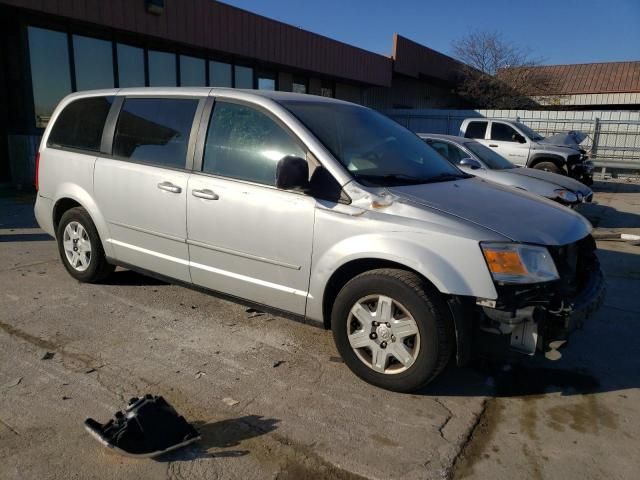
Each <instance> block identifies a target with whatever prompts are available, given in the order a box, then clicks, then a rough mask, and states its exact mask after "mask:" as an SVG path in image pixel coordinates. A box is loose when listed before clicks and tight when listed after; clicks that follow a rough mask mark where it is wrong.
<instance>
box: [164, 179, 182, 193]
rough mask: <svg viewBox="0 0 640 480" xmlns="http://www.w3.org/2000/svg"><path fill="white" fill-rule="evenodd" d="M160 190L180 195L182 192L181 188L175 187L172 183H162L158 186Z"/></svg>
mask: <svg viewBox="0 0 640 480" xmlns="http://www.w3.org/2000/svg"><path fill="white" fill-rule="evenodd" d="M158 188H159V189H160V190H164V191H165V192H171V193H180V192H181V191H182V188H180V187H179V186H177V185H174V184H173V183H171V182H162V183H159V184H158Z"/></svg>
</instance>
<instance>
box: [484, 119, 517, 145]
mask: <svg viewBox="0 0 640 480" xmlns="http://www.w3.org/2000/svg"><path fill="white" fill-rule="evenodd" d="M519 136H520V135H519V134H518V132H516V131H515V129H513V128H512V127H510V126H509V125H507V124H506V123H496V122H492V123H491V140H498V141H501V142H517V141H518V140H517V139H518V137H519Z"/></svg>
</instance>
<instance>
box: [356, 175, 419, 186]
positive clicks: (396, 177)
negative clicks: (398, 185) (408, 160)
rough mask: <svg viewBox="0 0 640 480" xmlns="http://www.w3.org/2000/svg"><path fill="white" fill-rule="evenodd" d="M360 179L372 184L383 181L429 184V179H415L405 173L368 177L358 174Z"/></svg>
mask: <svg viewBox="0 0 640 480" xmlns="http://www.w3.org/2000/svg"><path fill="white" fill-rule="evenodd" d="M357 177H358V178H363V179H365V180H369V181H372V182H379V181H383V182H385V183H386V182H402V183H407V182H409V183H411V184H418V183H426V182H428V179H425V178H421V177H414V176H412V175H405V174H403V173H389V174H387V175H366V174H358V175H357Z"/></svg>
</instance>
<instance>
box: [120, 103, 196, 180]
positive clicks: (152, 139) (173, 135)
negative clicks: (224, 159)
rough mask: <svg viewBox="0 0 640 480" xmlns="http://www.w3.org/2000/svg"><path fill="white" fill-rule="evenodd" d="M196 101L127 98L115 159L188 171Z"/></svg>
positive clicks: (123, 109)
mask: <svg viewBox="0 0 640 480" xmlns="http://www.w3.org/2000/svg"><path fill="white" fill-rule="evenodd" d="M197 107H198V100H197V99H191V98H189V99H184V98H127V99H126V100H125V101H124V104H123V105H122V110H121V111H120V116H119V117H118V124H117V126H116V132H115V137H114V141H113V155H114V156H115V157H118V158H120V159H124V160H130V161H132V162H141V163H150V164H152V165H157V166H160V167H172V168H185V162H186V157H187V146H188V145H189V134H190V133H191V126H192V124H193V117H194V115H195V113H196V109H197Z"/></svg>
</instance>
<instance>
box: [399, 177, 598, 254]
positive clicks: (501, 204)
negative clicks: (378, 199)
mask: <svg viewBox="0 0 640 480" xmlns="http://www.w3.org/2000/svg"><path fill="white" fill-rule="evenodd" d="M389 191H390V192H391V193H393V194H394V195H396V196H398V197H400V198H401V199H404V200H406V201H409V202H413V203H416V204H419V205H421V206H423V207H426V208H431V209H434V210H438V211H440V212H444V213H447V214H449V215H453V216H456V217H458V218H461V219H463V220H466V221H468V222H471V223H473V224H476V225H479V226H482V227H484V228H487V229H490V230H493V231H494V232H496V233H499V234H500V235H502V236H504V237H507V238H509V239H511V240H513V241H516V242H525V243H535V244H540V245H566V244H568V243H573V242H575V241H577V240H580V239H581V238H584V237H585V236H586V235H587V234H588V233H589V232H590V231H591V225H590V224H589V222H588V221H587V220H586V219H585V218H584V217H583V216H582V215H580V214H578V213H576V212H574V211H572V210H571V209H569V208H566V207H563V206H561V205H559V204H557V203H555V202H552V201H550V200H546V199H544V198H541V197H537V196H535V195H533V194H530V193H527V192H523V191H519V190H515V189H513V188H510V187H503V186H501V185H498V184H495V183H491V182H487V181H485V180H483V179H481V178H477V177H475V178H469V179H463V180H456V181H449V182H439V183H427V184H422V185H406V186H399V187H389Z"/></svg>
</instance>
